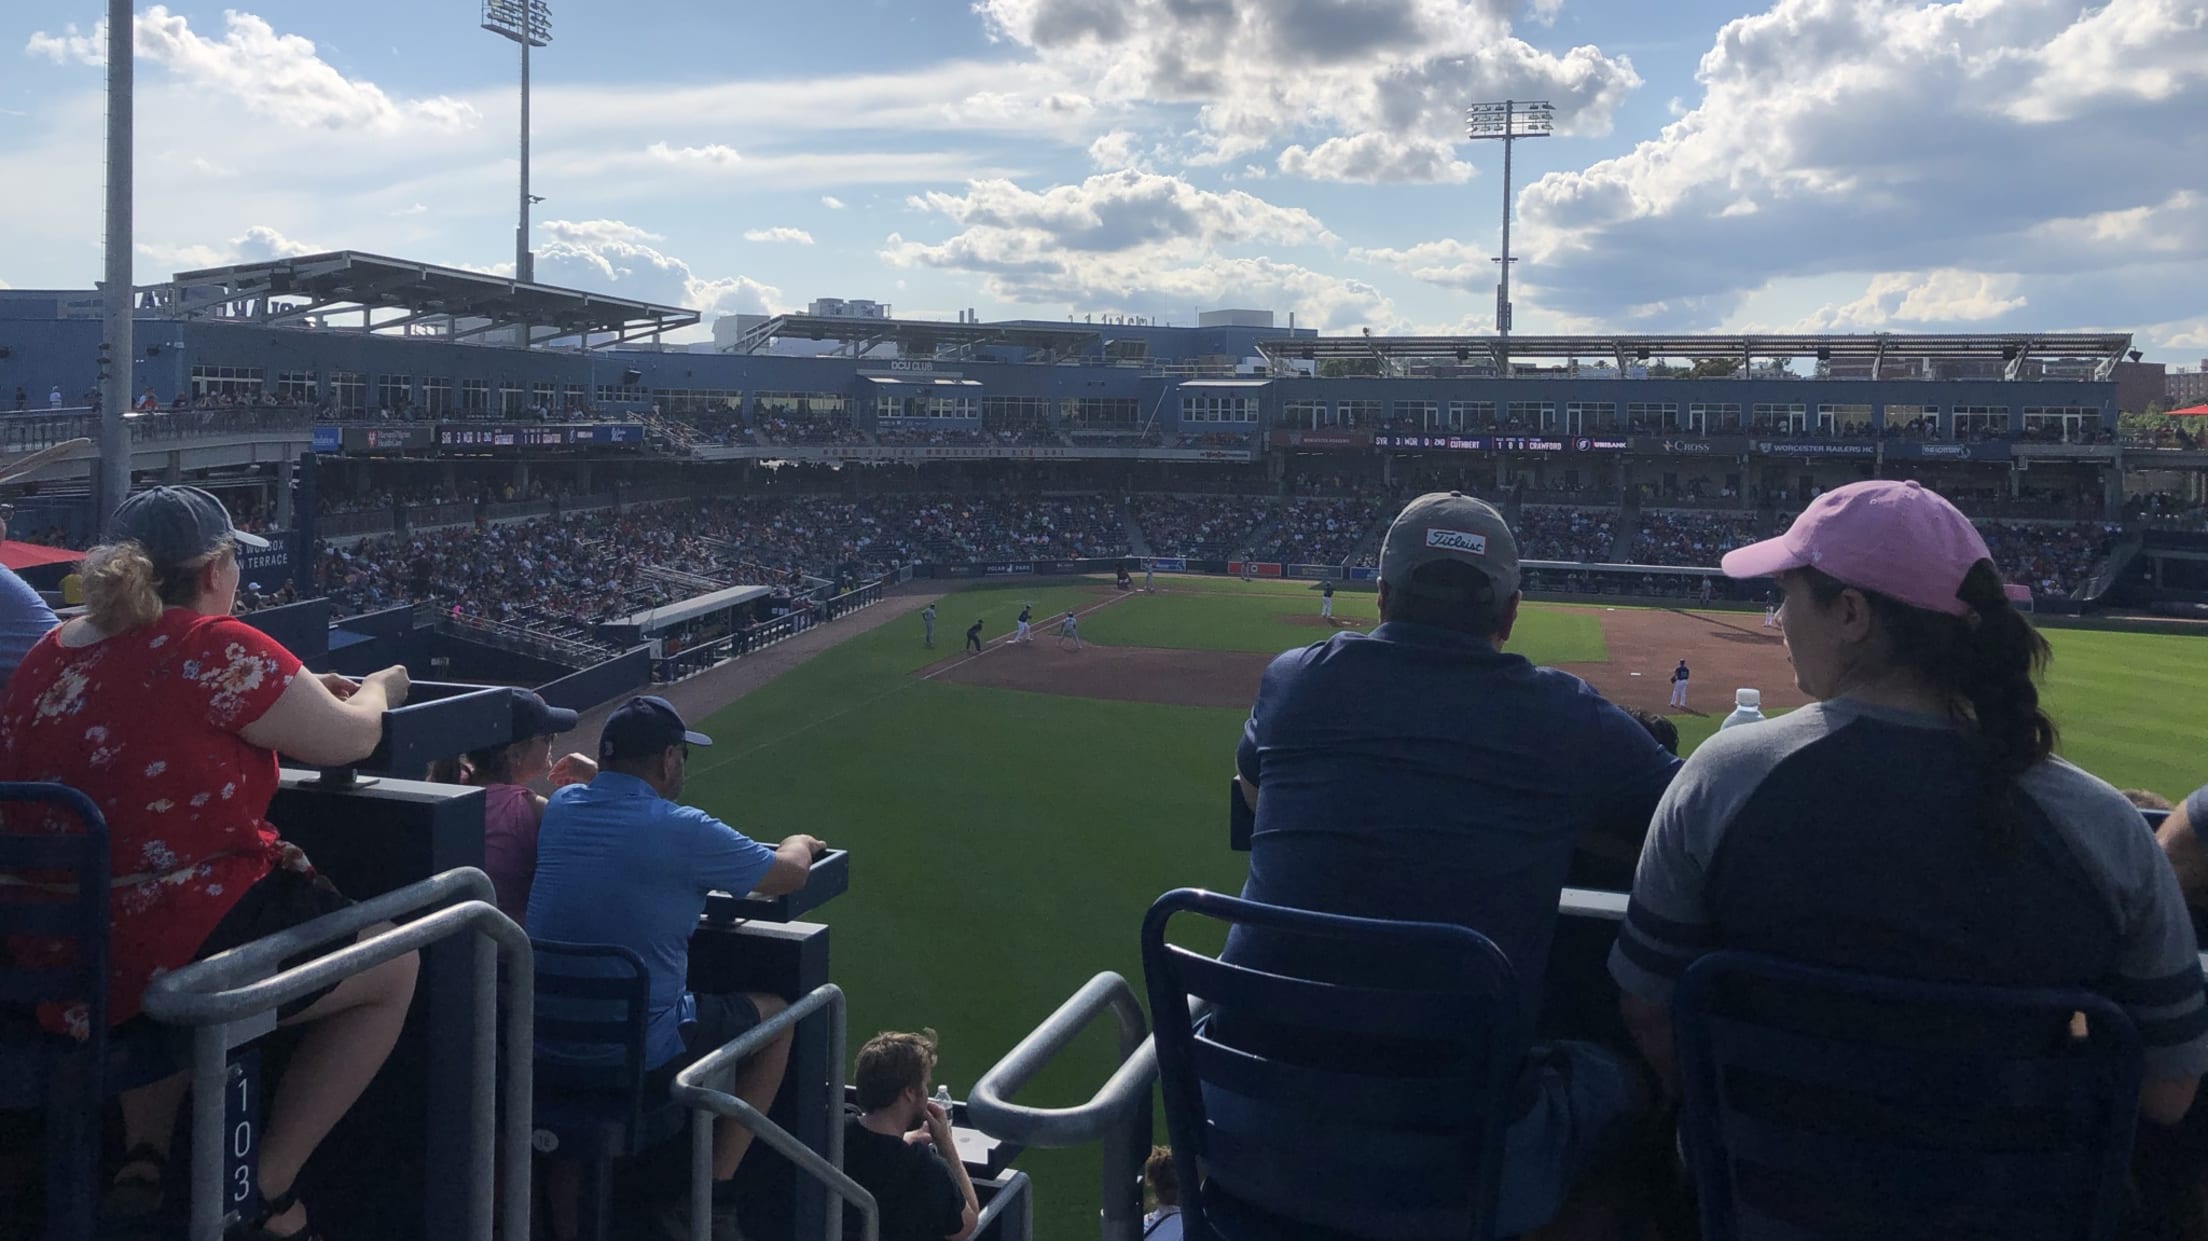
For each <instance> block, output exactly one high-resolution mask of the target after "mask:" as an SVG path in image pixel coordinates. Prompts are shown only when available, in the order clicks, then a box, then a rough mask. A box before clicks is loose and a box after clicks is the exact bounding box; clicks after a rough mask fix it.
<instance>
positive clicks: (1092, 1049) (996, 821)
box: [686, 576, 2208, 1238]
mask: <svg viewBox="0 0 2208 1241" xmlns="http://www.w3.org/2000/svg"><path fill="white" fill-rule="evenodd" d="M1158 584H1159V585H1160V586H1161V587H1166V588H1168V590H1169V591H1172V592H1173V593H1164V594H1159V595H1149V596H1143V595H1138V596H1135V597H1133V598H1125V597H1120V596H1099V595H1098V594H1097V593H1096V592H1095V591H1094V589H1093V588H1091V587H1080V586H1052V587H1042V588H1037V587H1034V586H1031V585H1024V584H1011V585H999V584H995V583H988V584H979V585H977V586H976V587H974V588H972V589H968V590H964V591H961V592H959V593H957V594H955V595H952V596H950V597H948V598H946V599H945V600H944V601H943V603H942V604H941V606H940V607H939V609H938V612H939V619H938V623H937V627H936V649H935V650H933V651H929V650H925V649H923V648H922V646H921V642H920V633H921V626H920V621H919V619H918V618H917V617H914V618H911V619H909V620H899V621H897V622H896V623H894V624H890V625H887V626H884V627H882V628H880V629H876V630H874V631H872V632H870V633H866V634H862V635H860V636H859V637H857V638H854V639H852V640H851V641H849V642H847V643H845V644H844V645H842V646H839V647H837V648H835V649H834V650H832V651H830V652H827V653H825V654H823V655H821V656H820V657H819V658H817V659H813V660H811V661H809V662H807V663H805V664H804V665H802V666H800V667H798V668H796V669H795V670H793V671H791V672H790V673H788V674H786V675H785V676H783V677H781V678H780V679H778V680H776V681H774V682H773V683H771V684H769V685H768V686H766V687H765V688H763V689H761V690H759V691H758V692H756V693H754V694H751V695H750V696H748V697H746V698H744V699H742V700H741V701H739V702H737V703H735V704H734V705H732V706H731V707H729V708H728V709H727V710H724V711H722V712H719V713H718V714H716V715H715V716H713V717H712V718H711V719H710V720H707V721H704V722H703V724H702V725H701V727H703V728H704V729H705V731H707V732H709V733H711V734H713V735H714V736H715V738H716V740H717V741H718V742H719V744H717V745H716V746H715V748H714V749H713V750H712V751H711V752H710V757H708V756H707V754H705V753H701V754H700V755H699V756H698V758H697V759H696V760H694V761H693V766H692V768H691V771H690V784H689V788H688V790H687V793H686V799H687V800H690V801H694V802H695V803H697V804H699V805H702V806H704V807H706V808H707V809H709V810H711V811H713V812H714V813H716V814H718V815H720V816H721V817H723V818H725V819H727V820H728V821H729V822H730V823H732V824H735V825H736V826H737V827H739V828H741V829H743V830H746V831H748V832H750V833H751V834H753V835H756V836H760V837H763V838H766V839H769V840H772V839H776V838H779V837H780V836H781V835H783V834H785V833H788V832H792V831H806V832H811V833H813V834H815V835H818V836H821V837H823V838H824V839H826V840H828V841H829V842H830V843H832V844H834V845H837V846H839V847H846V848H849V849H851V850H852V867H853V871H852V887H851V891H850V893H849V894H848V895H846V896H845V897H843V898H842V899H840V900H838V901H836V902H835V903H833V904H832V905H829V906H827V907H826V908H825V909H823V910H822V911H821V916H822V917H823V918H824V919H825V920H826V921H828V922H829V923H830V924H832V926H833V927H834V941H833V959H834V962H835V966H834V969H835V977H836V980H837V981H838V982H840V983H841V984H843V986H844V988H845V989H846V991H847V992H848V993H849V996H850V1003H851V1008H850V1016H851V1047H852V1049H853V1050H854V1052H855V1051H856V1049H857V1048H858V1046H859V1045H860V1044H861V1043H863V1042H864V1041H865V1040H866V1039H867V1038H868V1037H869V1036H871V1035H872V1034H873V1033H875V1032H876V1031H879V1030H885V1029H903V1030H910V1029H918V1028H920V1027H923V1026H928V1027H933V1028H935V1029H936V1030H938V1031H940V1032H941V1035H942V1063H941V1066H940V1068H939V1069H938V1074H937V1076H938V1079H939V1080H941V1081H943V1082H946V1083H948V1084H949V1085H950V1087H951V1089H952V1091H953V1092H954V1093H955V1094H957V1095H958V1096H959V1097H960V1098H964V1097H966V1095H967V1094H968V1092H969V1091H970V1089H971V1088H972V1086H973V1083H974V1081H975V1079H976V1078H977V1077H978V1076H979V1075H980V1074H981V1073H982V1071H983V1070H984V1069H986V1068H988V1067H989V1066H990V1065H991V1064H993V1063H995V1062H996V1061H997V1060H998V1059H999V1058H1000V1057H1001V1056H1002V1055H1003V1054H1004V1053H1005V1052H1006V1051H1008V1050H1009V1049H1010V1048H1011V1047H1012V1045H1013V1043H1014V1042H1016V1041H1018V1039H1019V1038H1020V1037H1021V1036H1023V1035H1025V1034H1026V1033H1027V1032H1028V1031H1029V1030H1030V1029H1032V1028H1033V1027H1034V1026H1035V1024H1036V1023H1037V1022H1038V1021H1040V1020H1041V1019H1042V1018H1043V1017H1044V1016H1045V1015H1046V1014H1048V1013H1049V1012H1050V1011H1051V1010H1052V1009H1053V1008H1055V1007H1056V1006H1057V1005H1058V1004H1059V1003H1060V1002H1061V1001H1062V1000H1064V999H1065V998H1066V997H1067V996H1068V995H1070V994H1072V993H1073V991H1074V990H1075V989H1076V988H1078V987H1079V986H1080V985H1081V984H1082V983H1084V982H1086V981H1087V980H1088V979H1089V977H1090V976H1092V975H1093V974H1095V973H1097V972H1098V971H1100V970H1107V969H1109V970H1115V971H1118V972H1119V973H1120V974H1121V975H1122V976H1124V977H1125V978H1126V979H1127V980H1128V981H1129V982H1130V983H1132V984H1133V985H1134V986H1135V989H1136V992H1137V994H1140V993H1141V990H1142V972H1141V967H1140V962H1139V959H1138V950H1137V942H1136V936H1137V931H1138V928H1139V926H1140V924H1141V919H1142V913H1143V911H1144V910H1145V909H1146V908H1148V906H1149V904H1150V902H1151V900H1152V899H1154V898H1155V897H1156V896H1157V895H1158V894H1159V893H1161V892H1164V891H1166V890H1167V889H1169V888H1173V887H1178V886H1184V885H1185V886H1200V887H1210V888H1214V889H1220V890H1225V891H1229V892H1232V891H1238V890H1239V889H1240V887H1241V883H1242V878H1243V874H1244V871H1245V860H1244V858H1243V857H1242V856H1241V855H1239V854H1235V853H1231V852H1229V851H1228V850H1227V848H1226V846H1225V827H1226V824H1225V808H1224V806H1223V805H1222V802H1223V799H1224V798H1225V797H1226V795H1227V788H1226V784H1227V779H1228V777H1229V775H1230V774H1231V770H1232V761H1233V752H1234V746H1235V742H1236V740H1237V738H1238V736H1239V732H1240V729H1241V725H1242V721H1243V718H1244V714H1245V713H1244V711H1243V710H1242V709H1239V708H1236V709H1207V708H1193V707H1168V706H1159V705H1153V704H1145V703H1129V702H1111V701H1102V700H1092V699H1078V698H1066V697H1058V696H1054V695H1048V694H1037V693H1025V692H1018V691H1011V690H996V689H986V688H980V687H975V686H969V685H956V684H947V683H944V682H941V681H933V680H922V679H920V678H919V677H917V676H915V675H914V674H915V673H916V672H918V671H919V670H921V669H923V668H925V667H927V666H928V665H929V664H931V663H933V662H934V661H935V660H937V659H939V658H942V657H945V656H950V655H955V654H956V653H957V652H958V650H959V645H960V638H961V637H962V635H963V633H964V631H965V628H966V626H968V625H970V624H972V623H973V620H974V619H975V618H976V617H980V618H983V619H984V621H985V626H984V632H985V634H986V636H987V637H988V639H989V640H990V641H991V642H992V643H993V642H994V641H995V640H997V639H999V638H1001V637H1003V636H1004V634H1005V633H1006V632H1008V631H1009V630H1010V629H1011V624H1012V618H1013V616H1014V615H1015V614H1016V613H1017V612H1018V610H1019V606H1020V604H1021V603H1022V602H1032V603H1033V604H1034V605H1035V607H1036V616H1037V621H1038V626H1037V628H1038V637H1039V638H1043V639H1047V638H1048V637H1049V636H1050V635H1051V634H1053V633H1055V624H1054V623H1045V622H1048V621H1051V619H1052V618H1053V614H1055V613H1060V612H1063V611H1064V610H1065V609H1067V608H1069V607H1074V608H1086V607H1090V606H1093V605H1095V604H1098V603H1100V602H1103V600H1104V599H1105V598H1107V597H1109V598H1111V599H1113V600H1114V601H1113V602H1111V603H1110V604H1109V605H1108V606H1105V607H1102V608H1100V609H1099V610H1097V611H1096V612H1095V613H1094V614H1093V615H1090V616H1085V617H1083V619H1082V622H1081V632H1082V635H1083V637H1084V638H1086V639H1088V640H1090V641H1095V642H1105V643H1114V644H1123V645H1140V646H1155V647H1179V648H1189V649H1199V650H1261V651H1270V650H1284V649H1287V648H1288V647H1291V646H1297V645H1301V644H1304V643H1307V642H1311V641H1316V640H1317V639H1319V638H1321V637H1323V636H1324V633H1325V631H1324V630H1323V629H1318V628H1315V627H1303V626H1297V625H1292V624H1288V623H1284V622H1283V621H1282V620H1281V619H1280V618H1281V617H1283V616H1289V615H1296V614H1304V615H1315V614H1316V612H1317V610H1318V597H1317V594H1316V592H1313V591H1310V590H1308V589H1307V588H1305V587H1304V586H1302V585H1300V584H1294V583H1281V582H1256V583H1247V584H1245V583H1240V582H1235V581H1222V580H1219V579H1198V580H1191V579H1184V578H1177V577H1164V576H1161V577H1160V578H1159V583H1158ZM1183 586H1185V587H1187V589H1185V590H1175V589H1174V588H1178V587H1183ZM1373 604H1374V598H1373V596H1372V595H1370V594H1365V593H1352V592H1343V593H1341V594H1338V595H1337V596H1336V598H1335V609H1336V611H1337V613H1338V614H1340V615H1342V616H1345V617H1346V616H1362V617H1366V618H1368V619H1369V618H1371V617H1372V615H1373V612H1372V609H1373ZM2049 637H2050V640H2051V641H2052V642H2053V644H2054V646H2055V650H2056V659H2055V663H2054V665H2053V669H2052V673H2051V676H2050V678H2049V682H2048V694H2049V701H2050V704H2051V706H2052V708H2053V710H2054V711H2055V713H2056V718H2057V719H2058V721H2060V723H2061V724H2062V726H2063V731H2064V738H2065V745H2064V749H2065V751H2066V753H2068V754H2069V755H2070V756H2071V757H2072V758H2073V759H2074V760H2075V761H2077V762H2079V763H2080V764H2081V765H2083V766H2085V767H2086V768H2087V769H2089V770H2092V771H2094V772H2095V773H2096V774H2099V775H2101V776H2103V777H2104V778H2106V779H2108V780H2110V781H2112V782H2114V783H2116V784H2118V785H2119V786H2122V785H2143V786H2146V787H2150V788H2154V789H2157V790H2159V791H2161V792H2163V793H2165V794H2168V795H2170V796H2173V797H2176V796H2181V795H2183V794H2184V793H2185V792H2186V791H2187V790H2188V789H2190V788H2191V787H2193V785H2194V784H2196V783H2199V782H2201V781H2202V780H2203V779H2204V778H2208V763H2203V761H2202V760H2201V758H2200V757H2199V756H2198V751H2199V749H2200V743H2199V740H2198V738H2200V737H2201V735H2202V733H2203V724H2204V723H2208V721H2204V720H2203V715H2204V713H2208V707H2204V706H2203V705H2201V704H2203V703H2208V661H2203V659H2202V658H2201V655H2202V654H2203V653H2208V647H2204V646H2201V645H2199V644H2198V643H2195V642H2192V641H2190V640H2188V639H2185V638H2179V637H2161V636H2154V635H2129V634H2105V633H2090V632H2082V631H2057V632H2051V633H2050V635H2049ZM1511 647H1512V649H1514V650H1517V651H1520V652H1521V653H1524V654H1527V655H1528V656H1529V657H1531V658H1533V659H1535V660H1536V661H1537V662H1542V663H1556V662H1568V661H1585V662H1594V661H1598V660H1601V659H1603V658H1605V653H1604V651H1603V647H1602V637H1601V629H1600V624H1599V621H1598V618H1597V617H1596V616H1594V615H1592V614H1588V613H1565V612H1557V611H1551V610H1548V609H1545V608H1541V607H1539V606H1538V605H1535V606H1532V607H1529V608H1528V609H1527V611H1526V613H1525V615H1524V616H1523V618H1522V619H1521V622H1520V630H1519V633H1518V634H1517V635H1516V636H1515V638H1514V640H1513V642H1512V643H1511ZM1717 720H1718V717H1717V716H1715V715H1712V716H1707V717H1695V716H1679V717H1675V721H1676V722H1677V723H1678V725H1679V726H1680V730H1681V733H1682V746H1683V748H1686V749H1689V750H1691V749H1692V747H1693V746H1694V745H1697V744H1699V743H1700V742H1701V740H1703V739H1704V738H1705V737H1706V736H1707V735H1708V734H1709V733H1710V732H1711V731H1714V730H1715V728H1716V725H1717ZM1189 942H1192V943H1198V944H1202V943H1204V941H1203V940H1202V939H1201V938H1198V937H1193V936H1192V937H1190V938H1189ZM1211 946H1216V940H1213V941H1212V942H1211ZM1104 1025H1105V1026H1106V1027H1108V1026H1109V1022H1108V1021H1107V1022H1106V1023H1104ZM1113 1058H1114V1057H1113V1049H1112V1047H1111V1045H1110V1036H1109V1032H1108V1029H1105V1028H1098V1029H1094V1030H1091V1031H1090V1032H1089V1033H1088V1034H1087V1035H1086V1036H1085V1037H1084V1039H1083V1040H1082V1041H1081V1042H1080V1043H1079V1044H1077V1045H1076V1047H1075V1049H1074V1052H1073V1054H1071V1055H1069V1056H1067V1057H1066V1058H1064V1060H1062V1061H1061V1063H1060V1065H1059V1066H1058V1067H1057V1068H1056V1070H1054V1071H1053V1072H1050V1073H1047V1074H1045V1075H1044V1077H1043V1078H1042V1079H1041V1080H1040V1081H1038V1082H1037V1083H1036V1085H1035V1087H1034V1088H1033V1089H1031V1090H1030V1091H1029V1092H1028V1093H1027V1094H1026V1095H1024V1096H1023V1097H1022V1099H1021V1100H1020V1101H1022V1102H1030V1103H1039V1104H1044V1105H1066V1104H1071V1103H1077V1102H1080V1101H1082V1100H1083V1099H1085V1098H1087V1097H1088V1095H1089V1093H1090V1092H1091V1091H1093V1090H1094V1089H1095V1088H1096V1087H1097V1086H1098V1085H1099V1084H1101V1083H1102V1081H1103V1079H1104V1077H1105V1075H1106V1073H1107V1072H1108V1071H1109V1068H1110V1066H1111V1064H1112V1062H1113ZM1161 1123H1162V1122H1161ZM1161 1133H1162V1129H1161ZM1161 1140H1162V1138H1161ZM1018 1166H1019V1167H1021V1168H1023V1169H1025V1170H1026V1171H1027V1172H1028V1173H1029V1174H1030V1175H1031V1176H1033V1177H1034V1178H1035V1180H1036V1184H1037V1189H1038V1191H1039V1200H1038V1202H1037V1229H1038V1235H1039V1236H1044V1237H1062V1238H1079V1237H1084V1236H1094V1235H1095V1228H1096V1210H1097V1184H1096V1176H1097V1164H1096V1159H1095V1155H1094V1151H1093V1149H1091V1150H1083V1151H1073V1152H1043V1151H1037V1152H1029V1153H1028V1154H1027V1155H1025V1156H1023V1157H1022V1158H1021V1160H1020V1162H1019V1164H1018Z"/></svg>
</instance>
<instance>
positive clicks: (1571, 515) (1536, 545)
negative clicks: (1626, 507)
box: [1513, 504, 1618, 561]
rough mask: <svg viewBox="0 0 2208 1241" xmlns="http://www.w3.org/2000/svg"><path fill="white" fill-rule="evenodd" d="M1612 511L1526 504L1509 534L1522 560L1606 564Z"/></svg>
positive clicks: (1613, 527) (1613, 535)
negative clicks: (1516, 537) (1516, 538)
mask: <svg viewBox="0 0 2208 1241" xmlns="http://www.w3.org/2000/svg"><path fill="white" fill-rule="evenodd" d="M1617 520H1618V513H1617V510H1616V509H1608V508H1592V509H1591V508H1573V507H1563V506H1552V505H1544V504H1528V505H1525V506H1524V507H1523V508H1521V509H1520V510H1519V513H1518V521H1517V524H1516V525H1515V526H1514V527H1513V532H1514V533H1516V534H1517V536H1518V556H1519V558H1520V559H1522V560H1579V561H1606V560H1609V559H1610V548H1611V545H1612V544H1613V543H1615V542H1616V539H1617V530H1616V527H1617Z"/></svg>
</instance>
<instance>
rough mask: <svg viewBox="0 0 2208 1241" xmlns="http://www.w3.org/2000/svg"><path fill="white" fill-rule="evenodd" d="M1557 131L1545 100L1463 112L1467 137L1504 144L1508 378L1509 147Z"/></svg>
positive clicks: (1499, 328) (1502, 287) (1503, 298)
mask: <svg viewBox="0 0 2208 1241" xmlns="http://www.w3.org/2000/svg"><path fill="white" fill-rule="evenodd" d="M1555 130H1556V109H1555V108H1553V107H1551V106H1550V105H1549V102H1548V101H1547V100H1545V99H1534V100H1525V99H1505V100H1503V101H1502V102H1500V103H1476V104H1473V105H1472V106H1471V107H1469V108H1466V109H1465V110H1464V136H1465V137H1467V138H1471V139H1499V140H1501V142H1502V144H1503V253H1502V256H1501V257H1500V258H1498V259H1496V260H1495V261H1496V262H1497V263H1499V264H1501V265H1502V269H1503V277H1502V280H1501V282H1500V283H1498V284H1497V285H1496V286H1495V335H1496V337H1497V340H1496V346H1495V358H1496V364H1497V365H1498V366H1499V367H1501V369H1502V377H1503V378H1505V379H1508V378H1510V264H1511V261H1512V260H1511V257H1510V208H1511V196H1510V148H1511V144H1512V143H1515V142H1516V141H1518V139H1520V138H1546V137H1548V136H1549V135H1550V134H1551V133H1554V132H1555Z"/></svg>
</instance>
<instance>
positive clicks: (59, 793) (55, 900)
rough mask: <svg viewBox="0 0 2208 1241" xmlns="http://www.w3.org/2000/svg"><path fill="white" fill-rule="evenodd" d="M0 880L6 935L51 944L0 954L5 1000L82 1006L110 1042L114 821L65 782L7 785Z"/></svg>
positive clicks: (0, 997) (0, 821) (0, 801)
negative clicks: (110, 845) (110, 828)
mask: <svg viewBox="0 0 2208 1241" xmlns="http://www.w3.org/2000/svg"><path fill="white" fill-rule="evenodd" d="M0 876H5V879H0V936H30V937H34V938H35V939H37V940H39V941H45V942H46V943H45V945H44V946H42V947H41V949H40V950H39V951H37V952H35V953H33V952H20V953H10V954H7V955H6V956H0V960H7V961H8V962H9V965H8V968H6V969H5V970H0V1006H6V1007H11V1008H12V1007H18V1006H20V1007H23V1008H29V1007H32V1006H35V1005H39V1004H59V1005H62V1006H63V1007H65V1008H75V1007H76V1006H77V1005H83V1006H84V1008H83V1011H84V1016H85V1021H86V1024H87V1027H88V1032H89V1033H91V1034H92V1035H94V1036H95V1037H96V1038H99V1039H101V1040H102V1041H103V1042H104V1039H105V1035H106V1031H107V935H108V925H107V895H108V892H107V889H108V856H107V820H105V819H104V818H102V817H101V816H100V812H99V809H98V807H96V806H94V805H93V804H92V800H91V799H90V798H88V797H86V796H85V795H84V794H82V793H80V792H78V791H77V790H75V789H73V788H70V787H69V786H67V785H64V784H28V783H12V782H7V783H0ZM22 957H28V958H29V959H18V958H22ZM97 1059H98V1057H97V1056H95V1063H97Z"/></svg>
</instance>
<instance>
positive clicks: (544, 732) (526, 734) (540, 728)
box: [506, 686, 578, 741]
mask: <svg viewBox="0 0 2208 1241" xmlns="http://www.w3.org/2000/svg"><path fill="white" fill-rule="evenodd" d="M506 692H507V695H508V696H509V697H510V698H511V699H512V700H513V704H514V731H513V739H514V740H516V741H528V740H530V739H531V738H535V737H550V736H552V735H554V734H555V733H564V732H566V731H567V730H568V729H570V728H573V727H575V721H576V719H577V718H578V717H577V716H576V714H575V713H574V712H573V711H569V710H566V709H564V708H561V707H555V706H553V705H552V704H551V703H548V702H546V701H545V700H544V699H543V697H542V696H540V695H538V694H537V693H536V692H535V691H532V690H526V689H522V688H519V687H518V686H516V687H511V688H509V689H508V690H507V691H506Z"/></svg>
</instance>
